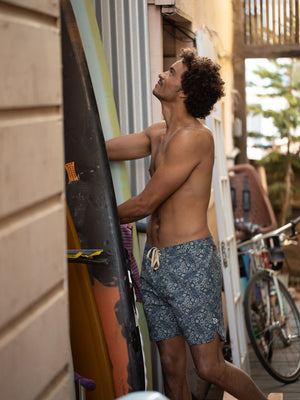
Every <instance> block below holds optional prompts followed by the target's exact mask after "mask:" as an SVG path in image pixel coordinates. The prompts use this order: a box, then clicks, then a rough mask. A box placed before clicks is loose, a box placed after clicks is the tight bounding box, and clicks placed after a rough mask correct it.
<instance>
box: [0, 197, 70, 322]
mask: <svg viewBox="0 0 300 400" xmlns="http://www.w3.org/2000/svg"><path fill="white" fill-rule="evenodd" d="M52 232H56V234H55V235H54V234H52ZM49 233H50V234H49ZM0 244H1V248H2V251H1V252H0V282H1V285H3V287H4V288H5V290H1V291H0V330H1V329H2V328H3V327H4V325H5V324H6V323H8V322H9V321H10V320H11V319H13V318H16V317H17V316H19V315H20V314H21V313H22V312H24V311H25V310H26V309H27V308H28V307H30V306H32V305H33V304H34V303H35V302H36V301H37V299H39V298H40V297H41V296H43V295H45V293H48V292H50V291H51V290H53V288H54V287H56V286H57V285H59V284H62V283H63V280H64V277H65V263H62V262H61V260H62V259H64V258H65V224H64V210H63V208H62V206H61V205H60V203H59V202H58V201H56V202H53V204H51V205H48V204H47V205H46V206H43V208H41V209H37V210H36V211H35V212H34V213H33V214H32V213H27V214H26V215H25V216H24V217H23V218H18V219H17V220H13V221H10V223H8V224H6V225H5V226H4V227H3V226H1V227H0Z"/></svg>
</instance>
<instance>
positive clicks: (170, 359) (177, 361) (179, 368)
mask: <svg viewBox="0 0 300 400" xmlns="http://www.w3.org/2000/svg"><path fill="white" fill-rule="evenodd" d="M160 361H161V365H162V369H163V372H164V373H167V374H168V375H173V376H176V375H185V372H186V363H185V361H184V359H182V357H179V356H178V355H176V354H171V353H165V354H161V356H160Z"/></svg>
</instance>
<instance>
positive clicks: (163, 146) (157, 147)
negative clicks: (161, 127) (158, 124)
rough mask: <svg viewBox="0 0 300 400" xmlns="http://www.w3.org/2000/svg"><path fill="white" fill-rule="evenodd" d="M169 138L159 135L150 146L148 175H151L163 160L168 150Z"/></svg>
mask: <svg viewBox="0 0 300 400" xmlns="http://www.w3.org/2000/svg"><path fill="white" fill-rule="evenodd" d="M169 143H170V140H168V139H166V138H165V135H161V136H160V137H159V138H157V139H156V140H155V141H153V144H152V146H151V162H150V167H149V172H150V175H151V176H152V175H153V174H154V172H155V171H156V170H157V168H158V167H159V165H160V164H161V163H163V162H164V160H165V158H166V154H167V151H168V147H169Z"/></svg>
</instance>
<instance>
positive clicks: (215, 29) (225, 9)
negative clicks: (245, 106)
mask: <svg viewBox="0 0 300 400" xmlns="http://www.w3.org/2000/svg"><path fill="white" fill-rule="evenodd" d="M175 5H176V7H177V8H178V9H179V10H181V11H183V13H184V14H186V15H187V16H189V17H190V18H191V21H192V30H193V31H194V32H195V31H196V30H201V29H202V28H203V27H204V26H205V27H207V29H208V32H210V35H211V41H212V43H213V44H214V46H215V49H216V52H217V54H218V55H219V59H218V62H219V63H220V65H221V66H222V77H223V79H224V81H225V84H226V98H225V99H224V100H223V101H222V112H223V129H224V145H225V151H226V155H227V156H229V157H230V155H231V154H232V151H233V139H232V129H233V108H232V107H233V105H232V89H233V65H232V45H233V26H232V18H233V12H232V1H231V0H230V1H228V0H210V1H207V0H175Z"/></svg>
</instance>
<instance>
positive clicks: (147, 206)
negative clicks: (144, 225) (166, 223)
mask: <svg viewBox="0 0 300 400" xmlns="http://www.w3.org/2000/svg"><path fill="white" fill-rule="evenodd" d="M155 209H156V207H155V206H154V204H152V203H151V201H149V198H146V197H145V196H143V195H140V199H139V214H140V215H142V217H141V219H142V218H145V217H148V216H149V215H152V214H153V213H154V211H155Z"/></svg>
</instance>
